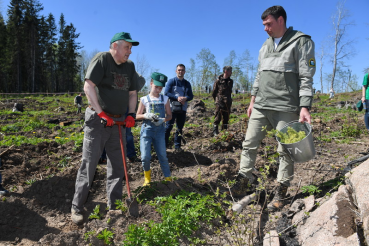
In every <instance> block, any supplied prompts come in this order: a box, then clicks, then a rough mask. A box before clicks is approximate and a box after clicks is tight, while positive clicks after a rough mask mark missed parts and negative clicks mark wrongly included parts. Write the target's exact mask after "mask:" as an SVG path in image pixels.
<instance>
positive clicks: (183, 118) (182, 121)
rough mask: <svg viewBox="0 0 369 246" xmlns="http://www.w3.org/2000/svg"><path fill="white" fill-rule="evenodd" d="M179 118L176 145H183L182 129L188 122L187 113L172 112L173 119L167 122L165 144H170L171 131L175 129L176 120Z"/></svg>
mask: <svg viewBox="0 0 369 246" xmlns="http://www.w3.org/2000/svg"><path fill="white" fill-rule="evenodd" d="M176 120H177V122H176V123H177V129H176V133H175V135H174V147H175V148H176V149H178V148H180V147H181V140H182V129H183V127H184V124H185V122H186V113H185V112H183V113H172V119H171V120H170V121H167V122H166V125H165V144H166V145H168V142H169V135H170V131H171V130H172V129H173V125H174V121H176Z"/></svg>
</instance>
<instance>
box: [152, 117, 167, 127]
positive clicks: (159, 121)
mask: <svg viewBox="0 0 369 246" xmlns="http://www.w3.org/2000/svg"><path fill="white" fill-rule="evenodd" d="M164 120H165V119H164V118H159V119H158V120H157V121H154V125H155V126H160V125H161V124H163V123H164Z"/></svg>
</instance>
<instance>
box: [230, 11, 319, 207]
mask: <svg viewBox="0 0 369 246" xmlns="http://www.w3.org/2000/svg"><path fill="white" fill-rule="evenodd" d="M261 19H262V20H263V25H264V30H265V31H266V32H267V33H268V35H269V38H268V39H267V40H266V41H265V42H264V44H263V46H262V47H261V49H260V51H259V66H258V71H257V74H256V77H255V81H254V84H253V90H252V92H251V101H250V105H249V107H248V109H247V115H248V116H249V117H250V119H249V122H248V128H247V132H246V136H245V140H244V141H243V143H242V153H241V163H240V170H239V172H238V175H237V178H236V182H235V184H234V185H233V186H232V187H231V189H230V190H231V192H230V193H232V195H234V196H243V195H244V194H246V193H247V192H248V189H249V186H250V185H252V184H253V183H254V180H255V178H254V176H253V174H252V171H253V170H254V166H255V161H256V155H257V149H258V147H259V145H260V143H261V141H262V140H263V139H264V137H265V136H266V134H267V131H270V130H272V129H276V130H280V129H282V128H283V127H284V126H285V125H286V124H287V123H289V122H291V121H295V120H299V121H300V122H308V123H309V124H310V123H311V115H310V112H309V110H310V107H311V104H312V101H313V86H312V85H313V76H314V74H315V70H316V67H315V66H316V65H315V45H314V42H313V41H312V40H311V37H310V36H308V35H306V34H304V33H302V32H299V31H296V30H293V29H292V27H289V28H287V26H286V23H287V14H286V11H285V10H284V8H283V7H282V6H273V7H270V8H268V9H266V10H265V11H264V12H263V14H262V15H261ZM286 64H288V66H286ZM263 128H266V130H267V131H265V130H263ZM277 151H278V153H279V169H278V176H277V181H278V185H277V187H276V192H275V195H274V198H273V200H272V201H271V202H270V203H269V204H268V205H267V208H268V210H269V211H276V210H278V209H281V208H283V206H284V203H285V200H286V194H287V188H288V186H290V181H291V180H292V179H293V174H294V162H293V160H292V159H291V157H290V156H289V155H288V152H286V150H285V149H284V148H283V147H282V146H281V144H278V150H277Z"/></svg>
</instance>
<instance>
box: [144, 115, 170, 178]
mask: <svg viewBox="0 0 369 246" xmlns="http://www.w3.org/2000/svg"><path fill="white" fill-rule="evenodd" d="M164 132H165V127H164V124H163V125H161V126H155V125H154V124H153V123H152V122H150V121H144V123H143V124H142V127H141V137H140V150H141V161H142V167H143V169H144V171H149V170H150V160H151V144H153V145H154V149H155V152H156V154H157V156H158V159H159V163H160V167H161V170H162V171H163V174H164V177H170V175H171V174H170V168H169V162H168V158H167V152H166V147H165V139H164Z"/></svg>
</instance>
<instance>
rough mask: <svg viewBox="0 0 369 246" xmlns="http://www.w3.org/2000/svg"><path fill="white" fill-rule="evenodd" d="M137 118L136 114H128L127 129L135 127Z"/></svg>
mask: <svg viewBox="0 0 369 246" xmlns="http://www.w3.org/2000/svg"><path fill="white" fill-rule="evenodd" d="M135 118H136V115H135V114H134V113H130V114H128V116H127V118H126V119H125V120H124V122H125V123H126V127H127V128H130V127H134V126H135Z"/></svg>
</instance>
